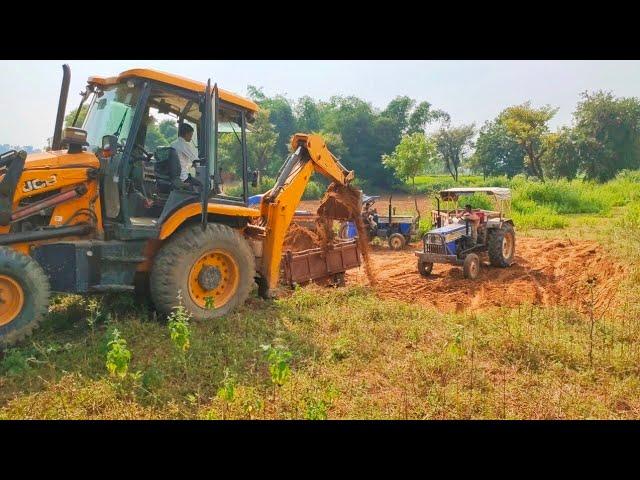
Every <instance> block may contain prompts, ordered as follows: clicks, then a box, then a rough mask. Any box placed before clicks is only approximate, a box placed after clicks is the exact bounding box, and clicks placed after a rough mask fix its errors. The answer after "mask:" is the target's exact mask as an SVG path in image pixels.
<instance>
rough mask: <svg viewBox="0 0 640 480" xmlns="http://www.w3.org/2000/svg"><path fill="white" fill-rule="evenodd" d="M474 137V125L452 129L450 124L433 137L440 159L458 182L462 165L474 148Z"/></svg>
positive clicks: (441, 128)
mask: <svg viewBox="0 0 640 480" xmlns="http://www.w3.org/2000/svg"><path fill="white" fill-rule="evenodd" d="M474 135H475V125H474V124H471V125H460V126H459V127H452V126H451V125H450V124H449V123H448V122H447V123H446V124H445V125H443V126H442V127H440V129H439V130H438V131H437V132H436V133H435V134H434V135H433V139H434V141H435V144H436V148H437V150H438V153H439V154H440V158H441V159H442V160H443V161H444V164H445V166H446V167H447V170H448V171H449V173H450V174H451V177H453V179H454V180H455V181H456V182H457V181H458V170H459V169H460V165H461V164H462V161H463V159H464V158H465V156H466V155H467V153H468V150H469V149H470V148H471V147H472V146H473V144H472V139H473V136H474Z"/></svg>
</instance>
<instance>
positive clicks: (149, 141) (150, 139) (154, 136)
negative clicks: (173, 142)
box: [144, 117, 170, 152]
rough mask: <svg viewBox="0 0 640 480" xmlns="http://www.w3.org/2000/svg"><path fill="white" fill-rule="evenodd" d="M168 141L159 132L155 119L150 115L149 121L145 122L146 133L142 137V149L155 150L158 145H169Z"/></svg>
mask: <svg viewBox="0 0 640 480" xmlns="http://www.w3.org/2000/svg"><path fill="white" fill-rule="evenodd" d="M169 143H170V142H168V141H167V139H166V138H165V137H164V135H162V133H161V132H160V128H158V122H157V121H156V119H155V118H154V117H150V121H149V123H148V124H147V134H146V136H145V139H144V149H145V150H146V151H148V152H155V151H156V149H157V148H158V147H163V146H166V145H169Z"/></svg>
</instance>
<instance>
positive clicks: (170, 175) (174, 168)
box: [153, 147, 182, 193]
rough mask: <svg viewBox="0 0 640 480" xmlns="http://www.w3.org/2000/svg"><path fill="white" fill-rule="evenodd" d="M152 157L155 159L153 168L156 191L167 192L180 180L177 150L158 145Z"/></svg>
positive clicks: (180, 168) (180, 170) (180, 169)
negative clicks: (156, 185)
mask: <svg viewBox="0 0 640 480" xmlns="http://www.w3.org/2000/svg"><path fill="white" fill-rule="evenodd" d="M153 158H154V159H155V162H154V168H155V173H156V181H157V184H158V191H159V192H160V193H169V192H170V191H171V190H172V189H173V188H174V186H175V184H176V181H180V174H181V173H182V166H181V165H180V158H179V157H178V152H176V149H175V148H173V147H158V148H157V149H156V151H155V153H154V154H153Z"/></svg>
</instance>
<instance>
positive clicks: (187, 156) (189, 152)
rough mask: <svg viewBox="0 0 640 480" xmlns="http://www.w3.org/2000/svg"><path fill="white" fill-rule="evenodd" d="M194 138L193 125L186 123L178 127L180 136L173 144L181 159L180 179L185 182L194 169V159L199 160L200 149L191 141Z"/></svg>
mask: <svg viewBox="0 0 640 480" xmlns="http://www.w3.org/2000/svg"><path fill="white" fill-rule="evenodd" d="M192 138H193V127H192V126H191V125H188V124H186V123H182V124H180V128H179V129H178V138H177V139H176V140H175V141H174V142H173V143H172V144H171V147H173V148H174V149H175V151H176V152H177V154H178V158H179V159H180V180H182V181H183V182H184V181H185V180H186V179H187V178H188V176H189V174H190V173H191V174H192V175H194V171H193V161H194V160H198V150H197V149H196V147H195V146H194V145H193V143H191V139H192Z"/></svg>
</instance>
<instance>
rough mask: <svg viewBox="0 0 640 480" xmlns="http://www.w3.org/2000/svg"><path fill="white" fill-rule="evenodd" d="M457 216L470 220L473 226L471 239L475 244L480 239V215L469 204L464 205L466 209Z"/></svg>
mask: <svg viewBox="0 0 640 480" xmlns="http://www.w3.org/2000/svg"><path fill="white" fill-rule="evenodd" d="M456 217H457V218H462V219H464V220H467V221H469V225H470V226H471V240H472V241H473V244H474V245H475V244H476V243H477V241H478V225H480V217H479V216H478V215H477V214H476V213H475V212H474V211H473V207H472V206H471V205H469V204H467V205H465V206H464V210H463V211H462V212H461V213H458V214H456Z"/></svg>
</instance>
